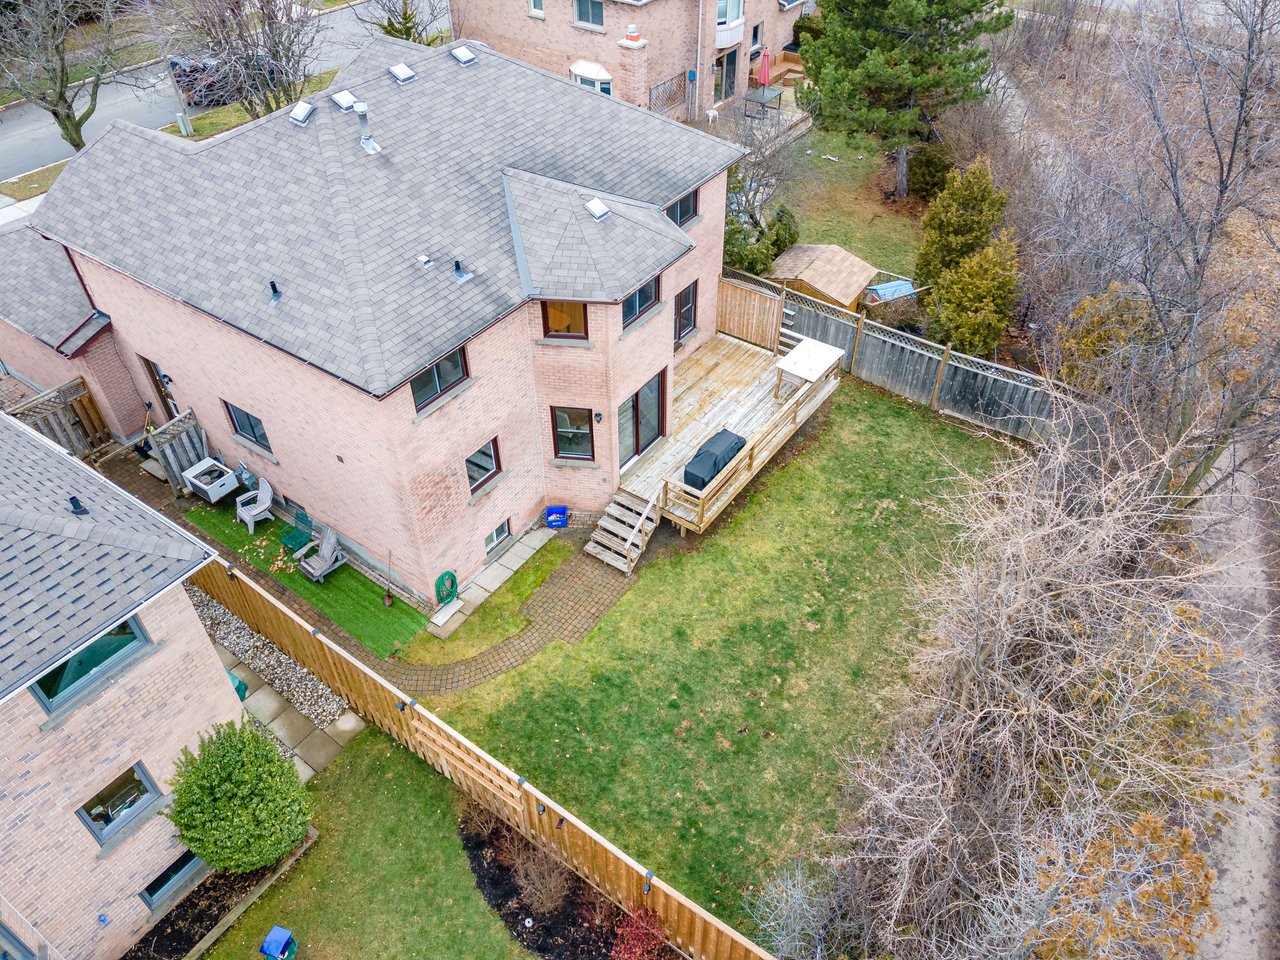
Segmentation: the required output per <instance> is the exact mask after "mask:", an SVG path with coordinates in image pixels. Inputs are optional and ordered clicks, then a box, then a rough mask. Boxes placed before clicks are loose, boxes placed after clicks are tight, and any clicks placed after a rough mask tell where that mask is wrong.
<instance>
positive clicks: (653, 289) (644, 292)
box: [622, 277, 658, 327]
mask: <svg viewBox="0 0 1280 960" xmlns="http://www.w3.org/2000/svg"><path fill="white" fill-rule="evenodd" d="M657 302H658V278H657V277H654V278H653V279H652V280H650V281H649V282H648V283H646V284H645V285H644V286H642V287H641V288H640V289H639V290H637V291H636V292H635V293H633V294H631V295H630V296H629V297H627V299H625V300H623V301H622V325H623V326H624V327H626V326H629V325H630V324H631V323H632V321H634V320H635V319H636V318H637V317H639V316H640V315H641V314H643V313H644V312H645V311H646V310H648V309H649V308H650V307H652V306H653V305H654V304H655V303H657Z"/></svg>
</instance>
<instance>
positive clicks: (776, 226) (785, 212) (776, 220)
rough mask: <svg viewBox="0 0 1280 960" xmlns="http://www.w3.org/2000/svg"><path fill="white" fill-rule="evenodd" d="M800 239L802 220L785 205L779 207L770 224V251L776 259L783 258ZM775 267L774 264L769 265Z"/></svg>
mask: <svg viewBox="0 0 1280 960" xmlns="http://www.w3.org/2000/svg"><path fill="white" fill-rule="evenodd" d="M799 239H800V220H799V218H797V217H796V215H795V211H793V210H792V209H791V208H790V207H788V206H786V205H785V204H783V205H782V206H780V207H778V209H777V211H776V212H775V213H774V215H773V219H772V220H771V221H770V223H769V249H770V250H771V251H772V252H773V255H774V256H775V257H780V256H782V254H783V253H785V252H786V251H787V250H790V249H791V248H792V247H793V246H795V243H796V241H797V240H799ZM769 265H770V266H773V264H772V263H770V264H769Z"/></svg>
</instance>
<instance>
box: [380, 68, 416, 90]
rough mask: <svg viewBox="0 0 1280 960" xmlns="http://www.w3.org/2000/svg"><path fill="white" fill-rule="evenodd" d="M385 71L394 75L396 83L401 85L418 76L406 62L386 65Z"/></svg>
mask: <svg viewBox="0 0 1280 960" xmlns="http://www.w3.org/2000/svg"><path fill="white" fill-rule="evenodd" d="M387 73H389V74H391V76H393V77H395V81H396V83H398V84H400V86H402V87H403V86H404V85H405V84H406V83H408V82H409V81H410V80H413V79H414V78H415V77H417V76H418V75H417V74H416V73H414V72H413V70H411V69H410V68H409V66H408V65H407V64H404V63H397V64H396V65H395V66H394V67H388V68H387Z"/></svg>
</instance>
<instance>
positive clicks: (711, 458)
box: [684, 430, 747, 490]
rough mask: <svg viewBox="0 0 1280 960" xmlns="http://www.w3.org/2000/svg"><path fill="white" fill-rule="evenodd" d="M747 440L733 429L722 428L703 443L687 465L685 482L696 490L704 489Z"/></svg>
mask: <svg viewBox="0 0 1280 960" xmlns="http://www.w3.org/2000/svg"><path fill="white" fill-rule="evenodd" d="M746 445H747V441H746V440H744V439H743V438H742V437H740V436H738V435H737V434H736V433H734V432H732V431H731V430H721V431H720V432H719V433H717V434H716V435H715V436H714V437H712V438H711V439H710V440H708V441H707V442H706V443H704V444H703V445H702V448H701V449H700V450H699V451H698V452H697V453H695V454H694V455H693V458H692V459H691V460H690V461H689V462H688V464H686V465H685V468H684V482H685V485H686V486H689V487H693V489H695V490H702V489H704V488H705V487H706V485H707V484H709V483H710V482H711V481H712V480H714V479H715V478H716V477H717V476H718V475H719V473H720V471H721V470H723V469H724V468H725V467H727V466H728V465H729V461H730V460H732V459H733V458H734V457H736V456H737V455H738V451H739V450H741V449H742V448H743V447H745V446H746Z"/></svg>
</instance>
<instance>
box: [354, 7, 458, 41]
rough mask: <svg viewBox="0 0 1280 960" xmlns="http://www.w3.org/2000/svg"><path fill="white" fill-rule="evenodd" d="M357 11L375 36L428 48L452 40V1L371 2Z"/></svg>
mask: <svg viewBox="0 0 1280 960" xmlns="http://www.w3.org/2000/svg"><path fill="white" fill-rule="evenodd" d="M353 10H354V13H355V17H356V19H357V20H359V21H360V22H361V23H362V24H364V25H365V27H367V28H368V29H369V31H370V32H372V33H381V34H385V35H386V36H389V37H396V38H397V39H400V40H409V41H411V42H413V43H421V44H423V45H424V46H428V47H436V46H439V45H440V44H442V43H445V42H447V41H448V40H449V33H450V26H449V0H369V2H367V3H364V4H362V5H361V6H358V7H354V8H353Z"/></svg>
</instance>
